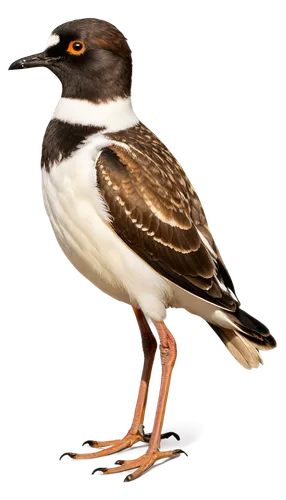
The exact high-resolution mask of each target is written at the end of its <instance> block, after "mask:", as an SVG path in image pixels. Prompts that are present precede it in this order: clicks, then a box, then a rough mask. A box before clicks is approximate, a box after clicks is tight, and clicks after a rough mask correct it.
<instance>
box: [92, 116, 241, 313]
mask: <svg viewBox="0 0 286 500" xmlns="http://www.w3.org/2000/svg"><path fill="white" fill-rule="evenodd" d="M109 137H110V138H112V139H113V140H115V141H116V143H115V144H114V145H112V146H110V147H108V148H105V149H103V150H102V152H101V154H100V156H99V158H98V160H97V164H96V169H97V181H98V187H99V189H100V192H101V194H102V196H103V198H104V199H105V201H106V203H107V205H108V208H109V211H110V214H111V216H112V226H113V228H114V231H116V233H117V234H118V235H119V236H120V238H121V239H122V240H123V241H124V242H125V243H126V244H127V245H128V246H129V247H130V248H131V249H132V250H133V251H134V252H136V254H138V255H139V256H140V257H141V258H142V259H144V260H145V261H146V262H148V264H149V265H150V266H151V267H152V268H153V269H155V270H156V271H157V272H159V273H160V274H162V275H163V276H164V277H166V278H168V279H169V280H171V281H172V282H174V283H175V284H176V285H178V286H180V287H182V288H184V289H185V290H187V291H189V292H191V293H193V294H195V295H198V296H199V297H202V298H204V299H206V300H208V301H209V302H213V303H215V304H218V305H220V306H222V307H225V308H227V309H229V310H235V309H236V306H237V300H236V299H235V297H234V293H235V292H234V288H233V284H232V281H231V279H230V276H229V274H228V272H227V270H226V268H225V267H224V264H223V262H222V260H221V257H220V255H219V253H218V250H217V248H216V246H215V243H214V241H213V238H212V236H211V233H210V231H209V229H208V226H207V221H206V217H205V214H204V211H203V209H202V206H201V204H200V201H199V199H198V197H197V195H196V193H195V191H194V189H193V187H192V186H191V184H190V182H189V180H188V178H187V177H186V175H185V173H184V171H183V169H182V168H181V166H180V165H179V164H178V163H177V161H176V160H175V158H174V157H173V156H172V155H171V153H170V152H169V151H168V150H167V148H166V147H165V146H164V145H163V144H162V143H161V142H160V141H159V139H157V137H156V136H155V135H154V134H152V132H150V131H149V130H148V129H147V128H146V127H145V126H144V125H142V124H141V123H140V124H138V125H137V126H136V127H134V128H132V129H129V130H126V131H123V132H120V133H119V132H118V133H116V134H110V135H109Z"/></svg>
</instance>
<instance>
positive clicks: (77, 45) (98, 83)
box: [9, 19, 132, 102]
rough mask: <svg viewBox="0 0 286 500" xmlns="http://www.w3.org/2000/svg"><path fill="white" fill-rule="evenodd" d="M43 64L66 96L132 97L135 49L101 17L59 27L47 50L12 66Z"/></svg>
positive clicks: (89, 98) (100, 98)
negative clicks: (54, 76)
mask: <svg viewBox="0 0 286 500" xmlns="http://www.w3.org/2000/svg"><path fill="white" fill-rule="evenodd" d="M38 66H43V67H45V68H49V69H50V70H51V71H52V72H53V73H54V74H55V75H56V76H57V77H58V78H59V79H60V81H61V83H62V87H63V91H62V96H63V97H70V98H78V99H88V100H90V101H93V102H100V101H107V100H110V99H116V98H118V97H128V96H129V95H130V90H131V75H132V60H131V51H130V48H129V46H128V43H127V41H126V39H125V37H124V36H123V35H122V33H121V32H120V31H119V30H118V29H117V28H115V26H113V25H112V24H110V23H107V22H106V21H102V20H99V19H79V20H76V21H71V22H68V23H65V24H62V25H61V26H58V27H57V28H56V29H55V30H54V31H53V32H52V34H51V35H50V37H49V39H48V43H47V46H46V48H45V50H44V51H43V52H40V53H39V54H34V55H32V56H28V57H23V58H21V59H18V60H17V61H15V62H13V63H12V64H11V66H10V67H9V69H24V68H34V67H38Z"/></svg>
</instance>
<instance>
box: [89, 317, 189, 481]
mask: <svg viewBox="0 0 286 500" xmlns="http://www.w3.org/2000/svg"><path fill="white" fill-rule="evenodd" d="M154 324H155V326H156V328H157V331H158V334H159V337H160V353H161V363H162V378H161V387H160V393H159V399H158V405H157V410H156V416H155V420H154V427H153V432H152V435H151V438H150V442H149V447H148V450H147V452H146V453H145V454H144V455H142V456H141V457H139V458H137V459H135V460H117V462H115V463H116V464H117V465H119V466H120V467H113V468H109V469H107V468H105V467H99V468H97V469H95V470H94V471H93V474H94V472H96V471H98V470H100V471H102V472H103V473H104V474H113V473H117V472H122V471H125V470H130V469H136V471H135V472H133V473H132V474H129V475H128V476H127V477H126V478H125V481H133V480H134V479H137V478H138V477H139V476H141V475H142V474H143V473H144V472H145V471H146V470H148V469H150V467H152V465H153V464H154V463H155V462H156V461H157V460H160V459H162V458H167V457H177V456H179V455H180V454H181V453H185V452H183V450H173V451H164V452H162V451H159V446H160V440H161V431H162V426H163V421H164V416H165V410H166V404H167V399H168V392H169V387H170V382H171V375H172V370H173V367H174V364H175V361H176V357H177V348H176V342H175V339H174V337H173V336H172V334H171V333H170V332H169V330H168V329H167V327H166V326H165V324H164V323H163V322H155V323H154Z"/></svg>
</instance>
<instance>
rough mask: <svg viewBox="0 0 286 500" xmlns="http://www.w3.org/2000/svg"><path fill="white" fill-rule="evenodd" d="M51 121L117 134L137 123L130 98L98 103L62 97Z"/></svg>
mask: <svg viewBox="0 0 286 500" xmlns="http://www.w3.org/2000/svg"><path fill="white" fill-rule="evenodd" d="M52 119H56V120H59V121H61V122H64V123H68V124H70V125H82V126H91V127H100V128H103V129H105V131H106V132H117V131H118V130H123V129H126V128H129V127H133V126H134V125H135V124H136V123H137V122H138V118H137V117H136V115H135V113H134V111H133V109H132V104H131V98H130V97H119V98H117V99H111V100H109V101H107V102H99V103H93V102H90V101H88V100H86V99H70V98H66V97H62V98H61V99H60V101H59V103H58V105H57V107H56V109H55V112H54V114H53V117H52Z"/></svg>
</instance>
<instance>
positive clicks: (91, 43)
mask: <svg viewBox="0 0 286 500" xmlns="http://www.w3.org/2000/svg"><path fill="white" fill-rule="evenodd" d="M34 67H45V68H48V69H49V70H51V71H52V72H53V73H54V74H55V75H56V76H57V77H58V78H59V80H60V82H61V84H62V95H61V98H60V101H59V103H58V105H57V106H56V109H55V111H54V114H53V116H52V118H51V121H50V122H49V124H48V126H47V129H46V132H45V135H44V140H43V145H42V158H41V171H42V189H43V198H44V205H45V208H46V212H47V214H48V217H49V219H50V222H51V225H52V228H53V230H54V233H55V236H56V239H57V241H58V243H59V245H60V247H61V249H62V250H63V252H64V254H65V255H66V257H67V258H68V259H69V260H70V262H71V263H72V264H73V266H74V267H75V268H76V269H77V270H78V271H79V272H80V273H81V274H82V275H83V276H84V277H85V278H87V279H88V280H89V281H90V282H91V283H93V284H94V285H95V286H96V287H98V288H99V289H100V290H102V291H103V292H105V293H106V294H108V295H109V296H111V297H112V298H114V299H116V300H118V301H121V302H123V303H127V304H129V305H130V306H131V307H132V308H133V311H134V313H135V317H136V319H137V322H138V326H139V331H140V334H141V339H142V346H143V353H144V364H143V370H142V377H141V382H140V387H139V392H138V398H137V403H136V407H135V412H134V417H133V421H132V424H131V427H130V429H129V430H128V432H127V434H126V435H125V436H124V437H123V438H122V439H116V440H109V441H94V440H89V441H85V442H84V443H83V445H86V444H88V445H89V446H90V447H92V448H101V449H100V450H99V451H95V452H91V453H71V452H68V453H64V454H63V455H62V456H61V458H62V457H63V456H65V455H68V456H70V457H71V458H72V459H75V460H77V459H89V458H99V457H104V456H108V455H111V454H113V453H117V452H119V451H121V450H124V449H126V448H130V447H131V446H133V445H134V444H136V443H138V442H139V441H141V442H144V443H146V444H147V445H148V447H147V450H146V452H145V453H144V454H143V455H142V456H140V457H139V458H136V459H134V460H117V461H116V462H115V465H116V467H111V468H106V467H98V468H97V469H95V470H94V471H93V473H94V472H96V471H101V472H102V473H103V474H107V475H108V474H113V473H118V472H124V471H131V470H134V472H132V473H129V475H127V476H126V478H125V481H126V482H129V481H132V480H134V479H136V478H138V477H140V476H142V474H143V473H144V472H145V471H147V470H148V469H150V468H151V467H152V466H153V464H154V463H155V462H156V461H157V460H161V459H164V458H175V457H178V456H179V455H181V454H182V453H185V452H184V451H183V450H181V449H174V450H171V451H161V450H160V443H161V439H165V438H170V437H174V438H175V439H177V440H179V436H178V435H177V434H176V433H175V432H166V433H163V434H162V427H163V421H164V415H165V410H166V404H167V398H168V391H169V386H170V382H171V375H172V370H173V367H174V365H175V361H176V357H177V346H176V341H175V338H174V336H173V335H172V333H171V332H170V331H169V329H168V328H167V326H166V324H165V318H166V311H167V309H168V308H170V307H172V308H177V309H179V308H182V309H185V310H186V311H188V312H189V313H192V314H195V315H197V316H200V317H202V318H203V319H204V320H205V321H206V322H207V323H208V324H209V325H210V326H211V328H212V329H213V330H214V332H215V333H216V334H217V336H218V337H219V338H220V340H221V341H222V342H223V343H224V344H225V346H226V347H227V349H228V350H229V351H230V353H231V354H232V355H233V357H234V358H235V359H236V360H237V361H238V363H240V365H242V366H243V367H244V368H246V369H249V370H250V369H252V368H257V367H258V366H259V365H260V364H262V363H263V361H262V358H261V355H260V351H262V350H270V349H273V348H274V347H276V341H275V339H274V337H273V336H272V335H271V334H270V332H269V330H268V328H267V327H266V326H264V325H263V324H262V323H261V322H260V321H258V320H257V319H255V318H254V317H252V316H250V315H249V314H248V313H246V312H245V311H243V310H242V309H241V308H240V302H239V300H238V298H237V295H236V292H235V289H234V285H233V282H232V280H231V277H230V275H229V273H228V271H227V269H226V266H225V264H224V262H223V260H222V257H221V255H220V252H219V250H218V248H217V246H216V243H215V241H214V239H213V237H212V234H211V232H210V229H209V226H208V223H207V219H206V216H205V213H204V210H203V208H202V205H201V203H200V200H199V198H198V196H197V194H196V192H195V190H194V188H193V186H192V185H191V183H190V181H189V179H188V177H187V175H186V174H185V172H184V170H183V168H182V167H181V166H180V164H179V163H178V162H177V160H176V159H175V158H174V156H173V155H172V154H171V153H170V152H169V150H168V149H167V147H166V146H165V145H164V144H163V143H162V142H161V141H160V140H159V139H158V137H157V136H156V135H155V134H154V133H153V132H151V131H150V130H149V129H148V128H147V127H146V126H145V125H144V124H143V123H142V122H141V121H140V120H139V119H138V118H137V116H136V114H135V113H134V111H133V108H132V103H131V82H132V57H131V50H130V47H129V45H128V42H127V39H126V38H125V37H124V35H123V34H122V33H121V32H120V31H119V30H118V29H117V28H116V27H115V26H113V25H112V24H110V23H108V22H106V21H103V20H99V19H93V18H87V19H78V20H74V21H70V22H67V23H64V24H61V25H60V26H58V27H57V28H56V29H54V30H53V31H52V33H51V35H50V36H49V38H48V42H47V45H46V48H45V50H44V51H43V52H40V53H38V54H35V55H32V56H28V57H24V58H21V59H18V60H17V61H15V62H13V63H12V64H11V66H10V67H9V69H10V70H16V69H25V68H34ZM181 133H182V132H181ZM152 324H153V326H154V328H155V330H156V331H157V334H158V337H159V342H160V358H161V365H162V366H161V368H162V373H161V386H160V390H159V396H158V405H157V410H156V415H155V420H154V426H153V430H152V433H145V430H144V414H145V408H146V404H147V397H148V389H149V382H150V377H151V371H152V366H153V362H154V358H155V353H156V349H157V341H156V338H155V336H154V334H153V332H152V329H151V327H150V325H151V326H152Z"/></svg>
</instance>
